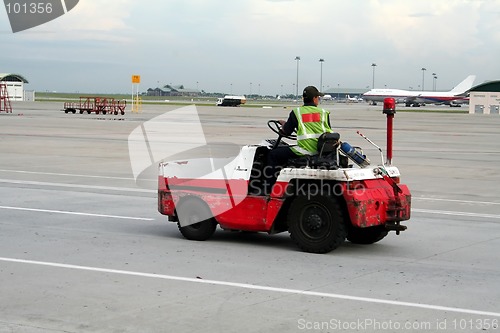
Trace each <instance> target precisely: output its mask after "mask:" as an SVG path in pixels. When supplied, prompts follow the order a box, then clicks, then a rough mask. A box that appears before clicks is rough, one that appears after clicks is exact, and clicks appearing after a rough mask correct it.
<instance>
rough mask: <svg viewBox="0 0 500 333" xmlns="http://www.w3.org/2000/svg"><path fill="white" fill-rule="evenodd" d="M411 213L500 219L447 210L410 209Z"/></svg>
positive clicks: (499, 217)
mask: <svg viewBox="0 0 500 333" xmlns="http://www.w3.org/2000/svg"><path fill="white" fill-rule="evenodd" d="M411 211H412V212H415V213H427V214H439V215H453V216H469V217H481V218H486V219H500V215H495V214H481V213H469V212H454V211H447V210H430V209H418V208H412V209H411Z"/></svg>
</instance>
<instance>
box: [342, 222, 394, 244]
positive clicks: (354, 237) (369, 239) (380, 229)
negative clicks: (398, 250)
mask: <svg viewBox="0 0 500 333" xmlns="http://www.w3.org/2000/svg"><path fill="white" fill-rule="evenodd" d="M388 233H389V232H388V231H387V230H385V227H384V226H376V227H368V228H358V227H350V228H349V233H348V235H347V239H348V240H349V241H350V242H351V243H354V244H373V243H376V242H378V241H380V240H382V239H383V238H384V237H385V236H387V234H388Z"/></svg>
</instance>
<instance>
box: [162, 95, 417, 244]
mask: <svg viewBox="0 0 500 333" xmlns="http://www.w3.org/2000/svg"><path fill="white" fill-rule="evenodd" d="M384 113H386V114H387V124H388V126H387V138H388V140H387V146H388V147H387V148H388V149H387V160H384V156H383V153H382V149H381V148H380V147H378V146H377V145H375V144H374V143H373V142H372V141H371V140H370V139H368V138H367V137H366V136H364V135H363V134H361V133H359V132H358V134H360V135H361V136H362V137H363V138H365V139H366V140H367V141H368V142H369V143H370V144H372V145H374V146H375V147H376V148H377V149H378V150H379V152H380V155H381V159H382V161H381V163H380V164H379V165H376V166H374V165H371V164H370V161H369V160H368V158H366V156H365V155H363V152H362V150H361V149H360V148H359V147H352V146H350V145H349V144H348V143H346V142H342V141H341V140H340V135H339V134H338V133H325V134H323V135H322V136H321V137H320V138H319V140H318V154H317V155H315V156H305V157H300V158H297V159H292V160H290V161H289V163H288V164H287V165H285V166H284V167H283V168H282V169H281V170H280V171H279V174H278V177H277V180H276V182H275V183H274V184H273V186H272V188H271V190H266V189H268V188H269V186H268V184H266V182H267V179H268V178H269V177H266V174H265V173H266V167H267V166H266V159H267V154H268V153H269V151H270V150H271V149H273V148H276V147H278V146H283V145H287V143H285V142H284V141H282V140H281V139H282V138H283V135H282V134H281V131H280V124H279V122H278V121H275V120H270V121H269V122H268V126H269V127H270V129H271V130H272V131H273V132H275V133H276V134H277V135H278V138H277V139H275V140H264V141H263V142H262V143H261V144H259V145H246V146H243V147H242V148H241V151H240V153H239V154H238V155H237V156H236V157H235V158H229V159H228V160H227V161H223V162H221V161H218V162H217V161H216V162H214V161H213V159H208V160H207V159H191V160H178V161H173V162H172V161H169V162H161V163H160V165H159V177H158V180H159V188H158V210H159V212H160V213H161V214H163V215H167V216H168V218H169V221H172V222H177V224H178V227H179V230H180V232H181V234H182V235H183V236H184V237H185V238H187V239H190V240H198V241H203V240H207V239H208V238H210V237H211V236H212V235H213V233H214V232H215V230H216V228H217V225H219V226H220V227H221V228H222V229H225V230H231V231H246V232H267V233H269V234H275V233H279V232H284V231H288V232H289V233H290V236H291V238H292V240H293V241H294V242H295V243H296V244H297V246H298V247H299V248H300V249H301V250H303V251H305V252H311V253H327V252H330V251H332V250H334V249H335V248H337V247H338V246H340V245H341V244H342V243H344V242H345V240H346V239H347V240H349V241H350V242H352V243H357V244H372V243H375V242H378V241H380V240H381V239H383V238H384V237H385V236H386V235H387V234H388V232H389V231H395V232H396V233H397V234H399V233H400V231H403V230H405V229H406V226H403V225H401V224H400V222H401V221H405V220H408V219H410V211H411V194H410V191H409V189H408V187H407V186H406V185H403V184H401V183H400V172H399V170H398V168H397V167H396V166H393V165H392V164H391V163H392V119H393V117H394V113H395V103H394V99H392V104H391V101H388V102H387V105H386V103H384ZM285 137H286V136H285ZM287 138H288V139H293V136H291V137H290V136H289V137H287ZM224 162H227V163H225V164H224ZM207 163H208V164H209V165H210V166H211V167H210V168H208V169H209V170H208V172H206V173H205V172H204V171H200V170H202V169H203V168H205V167H206V165H207ZM216 164H219V165H222V166H221V167H220V168H216V167H215V165H216Z"/></svg>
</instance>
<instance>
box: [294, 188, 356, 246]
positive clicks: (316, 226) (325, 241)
mask: <svg viewBox="0 0 500 333" xmlns="http://www.w3.org/2000/svg"><path fill="white" fill-rule="evenodd" d="M288 225H289V229H288V230H289V232H290V237H291V238H292V240H293V241H294V242H295V243H296V244H297V245H298V247H299V248H300V249H301V250H303V251H306V252H311V253H327V252H330V251H332V250H334V249H335V248H337V247H338V246H339V245H341V244H342V243H343V242H344V241H345V238H346V235H347V229H346V226H345V223H344V218H343V216H342V210H341V209H340V206H339V204H338V202H337V199H336V198H334V197H330V196H323V195H316V196H312V197H308V196H299V197H297V198H295V199H294V201H293V202H292V205H291V208H290V210H289V212H288Z"/></svg>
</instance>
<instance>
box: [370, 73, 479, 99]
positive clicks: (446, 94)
mask: <svg viewBox="0 0 500 333" xmlns="http://www.w3.org/2000/svg"><path fill="white" fill-rule="evenodd" d="M475 79H476V76H475V75H469V76H468V77H467V78H466V79H465V80H463V81H462V82H460V83H459V84H458V85H457V86H455V88H453V89H451V90H450V91H413V90H401V89H372V90H370V91H368V92H366V93H364V94H363V99H364V100H365V101H367V102H370V103H371V104H374V105H376V104H377V102H383V101H384V99H385V98H387V97H393V98H395V99H396V100H398V99H399V100H401V99H404V100H405V103H406V106H420V105H424V104H425V103H433V104H448V105H452V104H453V101H455V100H464V98H466V97H467V94H468V92H469V90H470V89H471V88H472V85H473V84H474V80H475Z"/></svg>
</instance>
